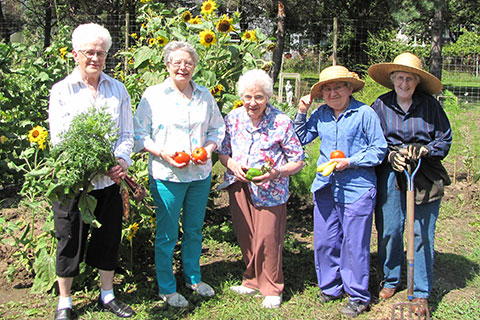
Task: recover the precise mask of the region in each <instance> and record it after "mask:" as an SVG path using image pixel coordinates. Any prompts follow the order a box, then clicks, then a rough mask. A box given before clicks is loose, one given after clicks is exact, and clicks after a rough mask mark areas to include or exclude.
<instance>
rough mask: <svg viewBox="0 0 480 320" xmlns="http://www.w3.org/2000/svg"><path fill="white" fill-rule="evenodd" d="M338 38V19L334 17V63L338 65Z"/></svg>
mask: <svg viewBox="0 0 480 320" xmlns="http://www.w3.org/2000/svg"><path fill="white" fill-rule="evenodd" d="M337 39H338V19H337V17H335V18H333V61H332V65H334V66H335V65H337Z"/></svg>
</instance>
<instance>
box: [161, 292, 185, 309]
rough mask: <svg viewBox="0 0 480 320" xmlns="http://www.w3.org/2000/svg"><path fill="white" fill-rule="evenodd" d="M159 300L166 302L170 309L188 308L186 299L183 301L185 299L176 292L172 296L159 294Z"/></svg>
mask: <svg viewBox="0 0 480 320" xmlns="http://www.w3.org/2000/svg"><path fill="white" fill-rule="evenodd" d="M160 298H161V299H162V300H163V301H165V302H167V303H168V304H169V305H171V306H172V307H176V308H184V307H186V306H188V301H187V299H185V297H184V296H182V295H181V294H180V293H178V292H174V293H172V294H161V293H160Z"/></svg>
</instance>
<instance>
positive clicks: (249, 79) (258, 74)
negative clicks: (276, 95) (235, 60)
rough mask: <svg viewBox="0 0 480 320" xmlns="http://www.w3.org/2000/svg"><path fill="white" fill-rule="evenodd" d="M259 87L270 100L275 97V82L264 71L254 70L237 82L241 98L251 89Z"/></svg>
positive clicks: (246, 73)
mask: <svg viewBox="0 0 480 320" xmlns="http://www.w3.org/2000/svg"><path fill="white" fill-rule="evenodd" d="M252 86H255V87H259V88H260V89H261V90H262V91H263V92H264V93H265V94H266V95H267V96H268V98H270V97H271V96H273V80H272V78H270V76H269V75H268V73H266V72H265V70H262V69H253V70H249V71H247V72H245V73H244V74H243V75H242V76H240V79H238V82H237V90H238V95H239V96H240V97H241V96H243V93H244V92H245V90H246V89H247V88H249V87H252Z"/></svg>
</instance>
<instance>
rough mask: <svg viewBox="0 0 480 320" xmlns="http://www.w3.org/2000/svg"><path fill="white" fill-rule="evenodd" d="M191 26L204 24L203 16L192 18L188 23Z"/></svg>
mask: <svg viewBox="0 0 480 320" xmlns="http://www.w3.org/2000/svg"><path fill="white" fill-rule="evenodd" d="M188 23H190V24H200V23H202V17H201V16H195V18H192V19H190V20H189V21H188Z"/></svg>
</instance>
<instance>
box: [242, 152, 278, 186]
mask: <svg viewBox="0 0 480 320" xmlns="http://www.w3.org/2000/svg"><path fill="white" fill-rule="evenodd" d="M274 166H275V161H274V160H273V159H272V158H271V157H268V156H267V157H265V164H264V165H263V166H262V168H261V169H257V168H250V169H248V170H247V172H246V173H245V177H246V178H247V180H250V181H252V182H255V183H261V182H263V180H273V179H276V178H278V174H277V175H276V176H275V175H273V174H271V172H272V169H273V167H274Z"/></svg>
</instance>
